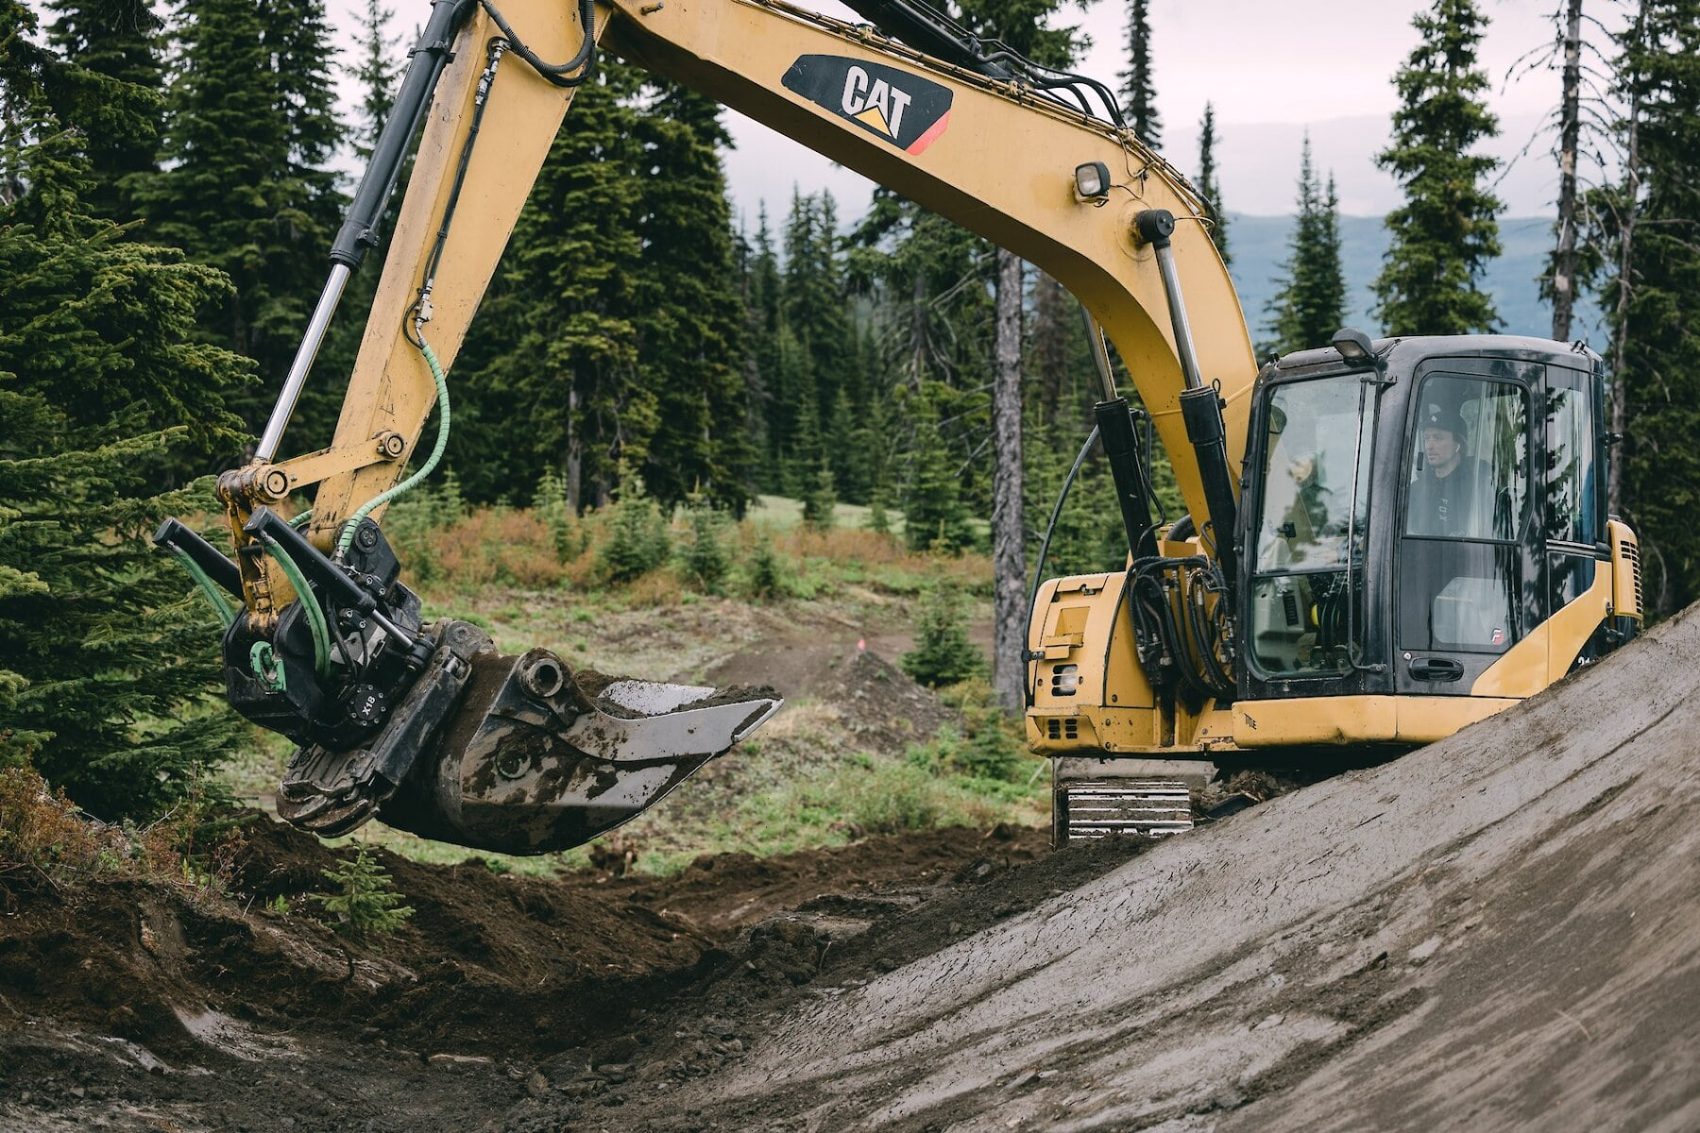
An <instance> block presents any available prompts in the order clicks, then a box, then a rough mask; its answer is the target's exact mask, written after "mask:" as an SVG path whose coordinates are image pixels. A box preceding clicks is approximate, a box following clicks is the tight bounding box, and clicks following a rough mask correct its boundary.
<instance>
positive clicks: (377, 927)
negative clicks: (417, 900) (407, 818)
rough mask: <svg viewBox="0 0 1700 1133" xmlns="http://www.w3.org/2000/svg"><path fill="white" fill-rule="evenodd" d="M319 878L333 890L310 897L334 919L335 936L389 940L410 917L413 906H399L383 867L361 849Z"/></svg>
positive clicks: (392, 885) (392, 886)
mask: <svg viewBox="0 0 1700 1133" xmlns="http://www.w3.org/2000/svg"><path fill="white" fill-rule="evenodd" d="M321 876H323V877H324V879H325V880H326V881H328V882H330V883H331V885H332V886H334V888H333V889H332V890H331V891H330V892H329V893H314V894H312V895H311V897H312V899H313V901H315V902H317V903H318V904H319V905H321V906H322V907H323V908H324V910H325V912H327V913H329V914H330V915H331V917H333V918H334V920H333V922H332V926H331V927H332V928H334V929H336V931H338V932H341V933H346V934H347V935H349V936H353V937H358V938H361V939H364V938H367V937H373V936H389V935H391V934H393V933H394V932H396V931H397V930H398V929H400V928H401V926H402V925H404V924H406V923H407V921H408V918H409V917H411V916H413V913H414V909H413V906H411V905H404V904H402V895H401V894H400V893H397V892H396V891H395V882H394V881H392V880H391V879H390V875H389V873H388V872H387V871H386V870H385V869H384V866H383V863H382V862H380V861H379V860H378V858H377V856H376V855H375V854H373V853H371V852H370V851H369V850H367V848H366V847H365V846H364V845H360V846H357V847H356V849H355V851H354V856H353V857H352V858H348V859H346V860H345V861H344V862H343V863H342V864H341V865H338V866H332V867H330V868H328V869H326V870H325V871H324V872H323V874H322V875H321Z"/></svg>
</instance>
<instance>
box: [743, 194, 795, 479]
mask: <svg viewBox="0 0 1700 1133" xmlns="http://www.w3.org/2000/svg"><path fill="white" fill-rule="evenodd" d="M747 274H748V280H747V282H746V283H745V286H744V295H745V325H746V326H747V327H748V335H747V341H748V343H749V361H750V366H749V373H750V377H749V382H748V384H749V392H750V398H751V401H752V404H753V408H754V414H753V416H754V420H755V432H756V435H757V438H758V441H759V444H760V459H761V466H760V467H761V472H760V483H761V487H762V489H763V490H764V491H768V492H777V491H780V490H782V487H783V484H784V478H785V470H784V453H783V450H784V442H785V437H784V435H783V434H782V433H781V432H780V431H779V429H778V428H777V424H778V415H779V414H780V413H781V412H782V407H783V405H784V401H785V393H784V391H783V390H782V389H780V388H779V386H778V385H777V384H776V379H777V376H778V369H779V366H778V357H777V351H778V349H779V324H780V321H781V315H780V303H781V302H782V301H783V299H784V296H783V294H782V293H781V282H780V276H779V256H778V254H777V253H776V252H775V251H774V247H773V234H772V232H771V231H770V230H769V228H768V223H767V205H766V204H765V203H763V204H762V205H761V208H760V211H759V212H758V213H757V220H756V238H755V244H754V245H753V246H752V248H751V249H750V258H749V264H748V269H747Z"/></svg>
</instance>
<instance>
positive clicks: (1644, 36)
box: [1596, 0, 1700, 614]
mask: <svg viewBox="0 0 1700 1133" xmlns="http://www.w3.org/2000/svg"><path fill="white" fill-rule="evenodd" d="M1618 43H1619V58H1618V61H1617V64H1618V65H1617V70H1618V74H1619V75H1620V85H1621V90H1620V95H1621V96H1622V103H1623V104H1624V105H1625V106H1627V107H1629V108H1630V113H1629V115H1628V117H1627V118H1626V119H1625V121H1624V122H1623V123H1622V129H1623V130H1624V131H1625V133H1626V140H1627V141H1628V142H1629V144H1628V145H1627V146H1626V149H1627V151H1628V153H1627V156H1628V158H1629V160H1628V175H1627V184H1626V185H1625V186H1624V187H1623V188H1621V189H1619V190H1618V191H1617V192H1616V193H1615V194H1611V195H1610V197H1611V199H1610V200H1609V201H1608V202H1607V203H1608V204H1609V207H1611V209H1612V216H1611V218H1610V235H1611V236H1613V237H1614V239H1615V242H1616V246H1615V247H1611V248H1608V253H1619V252H1620V253H1622V255H1621V257H1620V256H1619V255H1616V254H1611V255H1609V256H1608V262H1609V263H1611V264H1612V265H1614V268H1613V271H1612V275H1611V277H1610V278H1609V279H1608V281H1607V283H1606V286H1605V288H1604V293H1603V295H1602V298H1603V299H1604V301H1605V305H1606V306H1607V308H1608V309H1609V310H1611V311H1613V312H1614V314H1613V316H1612V323H1613V326H1612V335H1613V343H1612V349H1611V351H1610V356H1611V358H1612V361H1613V369H1614V373H1613V375H1612V380H1613V384H1614V387H1616V388H1617V389H1618V390H1621V393H1622V397H1623V400H1624V403H1625V404H1624V415H1623V416H1624V421H1623V424H1624V431H1625V432H1626V433H1627V437H1628V440H1627V445H1626V451H1625V452H1624V453H1623V458H1624V469H1623V488H1622V490H1623V506H1624V510H1625V511H1626V513H1627V518H1628V519H1629V521H1630V522H1631V524H1632V525H1633V526H1634V527H1635V529H1636V532H1637V534H1638V535H1639V536H1640V537H1641V540H1642V546H1643V549H1644V551H1643V561H1644V562H1645V563H1646V564H1647V574H1648V587H1647V597H1648V602H1649V605H1650V606H1651V608H1652V609H1653V611H1654V612H1655V613H1661V614H1668V613H1671V612H1674V611H1676V610H1680V609H1682V608H1683V607H1685V606H1687V605H1688V604H1690V603H1691V602H1693V601H1695V599H1696V598H1697V597H1700V531H1697V529H1696V527H1695V524H1694V521H1693V516H1694V510H1695V507H1696V506H1697V505H1700V454H1697V453H1696V452H1695V448H1694V443H1693V438H1694V436H1695V432H1696V430H1697V429H1700V409H1697V408H1696V406H1700V308H1697V307H1696V304H1695V302H1694V296H1695V295H1697V294H1700V0H1642V3H1641V4H1640V9H1639V12H1638V15H1637V17H1636V19H1635V21H1634V22H1633V23H1632V25H1631V27H1630V29H1629V30H1628V31H1627V32H1625V33H1624V34H1623V35H1621V36H1620V37H1619V40H1618ZM1596 207H1598V198H1596ZM1631 236H1632V238H1633V252H1632V255H1631V254H1630V252H1629V249H1628V248H1627V247H1625V242H1626V241H1627V240H1628V239H1630V238H1631ZM1624 266H1627V267H1628V270H1627V271H1626V270H1624ZM1614 424H1615V423H1614Z"/></svg>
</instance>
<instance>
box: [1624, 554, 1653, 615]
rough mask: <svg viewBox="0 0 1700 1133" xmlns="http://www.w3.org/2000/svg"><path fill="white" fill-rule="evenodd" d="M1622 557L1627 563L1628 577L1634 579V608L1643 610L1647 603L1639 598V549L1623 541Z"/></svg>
mask: <svg viewBox="0 0 1700 1133" xmlns="http://www.w3.org/2000/svg"><path fill="white" fill-rule="evenodd" d="M1623 557H1624V560H1625V561H1627V562H1628V563H1629V574H1630V577H1632V578H1634V579H1635V608H1636V609H1637V610H1645V609H1646V608H1647V603H1646V602H1645V601H1643V600H1642V597H1641V548H1640V547H1639V546H1637V545H1636V544H1635V543H1633V542H1630V541H1628V540H1625V541H1624V544H1623Z"/></svg>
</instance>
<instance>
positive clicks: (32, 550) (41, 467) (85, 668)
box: [0, 70, 249, 820]
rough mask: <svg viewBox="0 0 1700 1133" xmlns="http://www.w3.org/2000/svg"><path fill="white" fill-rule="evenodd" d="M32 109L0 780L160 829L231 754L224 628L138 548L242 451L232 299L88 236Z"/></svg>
mask: <svg viewBox="0 0 1700 1133" xmlns="http://www.w3.org/2000/svg"><path fill="white" fill-rule="evenodd" d="M0 85H4V86H6V88H7V93H8V94H9V95H11V96H13V97H14V98H18V101H17V102H16V103H15V105H27V104H28V98H27V96H25V97H21V98H20V97H18V96H19V91H20V89H21V88H23V87H25V86H26V85H27V80H26V79H23V78H21V77H20V75H19V74H18V73H17V72H15V71H12V72H8V71H6V70H0ZM35 105H36V118H35V126H34V129H33V133H34V135H35V136H36V137H38V138H40V139H41V140H40V141H38V142H37V143H35V144H33V145H31V146H29V147H27V148H26V149H25V150H24V151H23V152H22V154H21V167H22V169H23V170H24V172H25V175H26V176H25V182H26V184H27V185H28V190H27V191H26V192H25V193H23V195H22V196H21V197H19V198H18V199H16V200H15V201H13V202H11V203H10V204H6V205H0V422H4V426H5V427H4V429H3V430H0V764H5V765H18V764H22V763H32V764H33V765H34V766H35V767H36V768H37V769H38V770H39V771H41V772H42V773H43V774H44V775H45V776H46V777H47V778H48V780H49V781H50V782H52V783H53V784H54V785H55V786H56V787H60V788H63V789H64V790H65V791H67V792H68V793H69V794H70V796H71V797H72V798H73V799H74V800H75V801H76V802H77V803H78V804H79V805H80V806H82V807H83V808H84V809H86V810H88V811H90V812H91V813H93V814H95V815H96V816H98V817H100V818H103V819H108V820H113V819H119V818H137V819H148V818H152V817H154V816H156V815H158V814H160V813H161V812H163V811H164V810H165V809H167V808H168V807H169V806H170V805H171V804H172V803H173V802H175V801H176V800H179V799H181V798H183V797H184V796H185V795H186V794H187V793H189V792H190V791H191V789H192V788H193V785H194V784H195V782H196V781H197V780H198V779H199V778H200V777H201V772H202V771H204V770H205V769H206V768H207V767H208V766H209V765H211V764H212V763H214V762H216V761H217V760H219V759H220V758H221V757H222V756H223V754H224V753H225V751H226V750H227V749H228V747H229V745H230V744H231V743H232V741H233V738H234V736H235V732H236V727H237V724H236V721H235V718H234V717H233V716H231V715H230V714H229V713H228V712H225V711H223V710H222V709H221V708H220V707H218V706H216V705H215V704H213V703H212V702H211V701H210V698H209V696H208V693H210V692H211V691H212V690H213V688H214V682H215V679H216V676H217V658H218V645H217V643H218V628H219V627H218V623H217V620H216V619H215V617H214V615H213V613H212V611H211V610H209V609H208V608H207V607H206V606H205V605H204V604H203V602H202V599H201V598H200V597H199V596H197V595H194V594H192V593H191V592H192V587H191V585H190V583H189V580H188V579H187V578H186V577H185V576H184V574H183V573H182V571H181V568H180V567H178V566H177V564H176V563H175V562H173V561H170V560H167V559H164V558H162V557H160V556H159V555H158V554H157V552H155V551H154V549H153V548H152V546H151V545H150V543H149V541H148V538H147V537H148V536H149V535H151V534H152V532H153V530H154V528H155V527H156V526H157V525H158V523H159V522H160V520H161V519H163V518H164V517H166V516H168V515H172V514H180V513H183V512H186V511H189V510H191V509H193V508H198V507H202V506H204V505H205V503H206V501H207V500H208V499H209V498H210V496H211V492H210V485H209V484H207V483H206V482H200V483H196V484H192V485H190V486H189V487H187V488H183V489H179V490H177V491H168V492H163V493H162V492H161V490H160V489H161V485H163V484H167V483H169V482H170V480H171V477H172V475H173V473H174V469H176V468H179V467H182V466H191V467H202V468H205V467H209V466H210V465H211V463H212V459H213V458H212V456H211V454H212V453H215V452H218V451H223V450H227V449H228V448H229V447H231V446H232V445H233V444H234V443H235V437H236V436H237V433H236V428H235V427H236V424H237V423H236V421H235V419H234V418H233V417H232V416H231V415H230V414H229V413H228V412H226V411H225V409H224V408H223V405H222V398H223V397H224V396H225V394H226V393H227V392H229V391H232V390H235V389H238V388H240V387H241V386H242V385H243V384H244V382H245V381H246V379H247V378H248V377H249V373H248V368H247V366H246V365H245V364H244V363H243V361H242V360H241V359H239V358H237V357H236V356H234V355H232V354H230V353H229V352H227V351H224V350H221V349H218V348H216V347H211V346H205V345H200V344H197V343H195V342H194V336H195V315H196V312H197V311H198V310H199V309H201V308H202V307H203V306H204V305H205V304H206V303H207V302H209V301H216V300H217V299H218V298H220V297H222V296H223V295H225V294H226V293H227V292H228V288H229V285H228V283H227V281H226V280H224V279H223V277H221V276H220V275H219V274H218V273H217V272H216V271H213V270H212V269H210V268H206V267H201V266H199V265H195V264H189V263H185V262H183V259H182V257H181V256H180V255H179V254H178V253H176V252H175V251H172V250H168V249H162V248H156V247H152V246H149V245H144V244H140V243H136V242H134V241H132V240H130V239H128V238H127V235H126V232H125V230H124V229H122V228H119V227H118V226H116V225H113V224H112V223H110V222H109V221H104V220H99V219H96V218H93V217H91V216H89V215H88V214H87V212H86V211H85V210H84V208H83V206H82V204H81V191H82V189H83V187H84V185H85V184H86V181H87V171H88V164H87V159H86V157H85V156H84V155H83V154H82V153H81V152H80V147H79V142H78V139H77V137H76V136H75V135H74V134H73V133H71V132H69V131H66V130H64V129H63V128H62V127H61V124H60V123H58V122H57V121H56V120H55V119H53V118H52V117H51V116H50V115H48V114H47V113H46V111H45V110H44V109H43V108H42V104H41V103H39V102H38V103H36V104H35Z"/></svg>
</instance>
